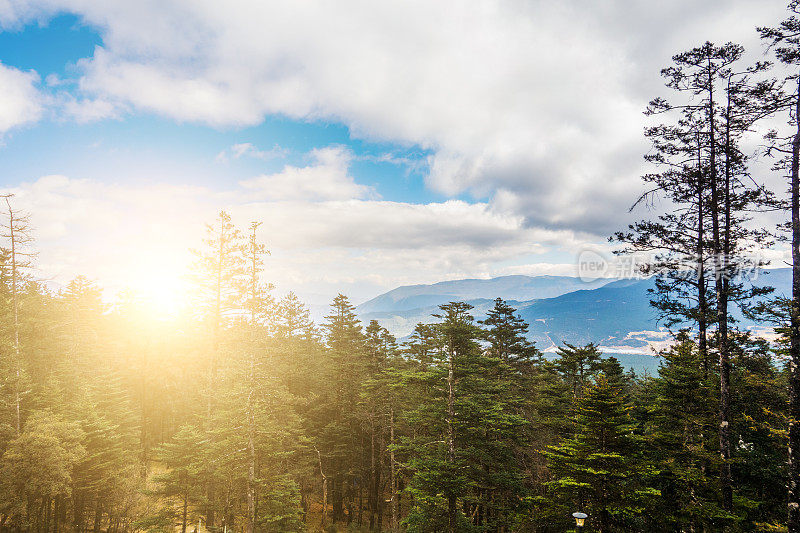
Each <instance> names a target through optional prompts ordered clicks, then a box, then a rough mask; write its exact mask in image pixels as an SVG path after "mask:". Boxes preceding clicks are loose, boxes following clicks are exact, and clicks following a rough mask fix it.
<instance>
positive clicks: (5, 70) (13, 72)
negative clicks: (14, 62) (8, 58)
mask: <svg viewBox="0 0 800 533" xmlns="http://www.w3.org/2000/svg"><path fill="white" fill-rule="evenodd" d="M38 82H39V76H38V75H37V74H36V73H35V72H33V71H28V72H25V71H22V70H18V69H15V68H13V67H9V66H6V65H3V64H2V63H0V94H2V98H0V134H2V133H4V132H6V131H8V130H10V129H11V128H13V127H16V126H20V125H23V124H28V123H30V122H35V121H37V120H39V118H40V117H41V115H42V112H43V109H44V101H43V100H44V99H43V97H42V95H41V94H40V93H39V90H38V89H37V88H36V84H37V83H38Z"/></svg>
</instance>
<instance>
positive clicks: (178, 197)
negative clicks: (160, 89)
mask: <svg viewBox="0 0 800 533" xmlns="http://www.w3.org/2000/svg"><path fill="white" fill-rule="evenodd" d="M311 157H312V162H311V163H310V164H309V166H308V167H305V168H295V167H287V169H285V170H284V171H283V172H282V173H279V174H276V175H273V176H267V177H262V178H256V180H255V181H254V182H253V183H247V182H245V183H244V184H241V185H239V186H235V187H233V188H230V189H228V190H217V189H209V188H206V187H198V186H176V185H169V184H154V185H150V186H146V185H138V184H136V183H135V182H134V183H118V184H114V183H105V182H99V181H95V180H89V179H75V178H69V177H66V176H60V175H51V176H44V177H41V178H39V179H37V180H35V181H32V182H26V183H21V184H19V185H17V186H15V187H13V188H10V189H6V191H7V192H13V193H14V194H15V199H14V202H15V203H16V206H17V207H18V208H19V209H23V210H26V211H28V212H30V213H31V215H32V222H33V226H34V228H35V234H36V238H37V242H36V247H37V248H38V249H39V250H40V255H39V260H38V265H39V269H40V273H41V275H42V276H45V277H47V278H52V279H54V280H55V282H56V283H61V284H63V283H66V282H67V281H68V280H69V279H70V278H72V277H73V276H75V275H77V274H84V275H88V276H90V277H92V278H95V279H97V280H98V281H100V283H101V284H102V285H103V286H105V287H107V288H109V289H110V290H111V291H112V292H113V291H116V290H119V289H120V288H122V287H123V286H125V285H126V284H131V283H133V284H134V285H136V284H138V283H146V282H150V281H151V280H155V279H161V281H160V283H161V285H164V284H167V285H168V284H170V283H173V282H172V281H171V280H178V279H179V278H180V275H181V273H183V272H184V271H185V270H186V269H187V268H188V266H189V265H190V263H191V257H190V254H189V252H188V250H189V248H190V247H196V246H198V245H199V244H200V241H201V238H202V233H203V229H204V224H205V223H206V222H208V221H210V220H212V219H213V217H214V216H215V214H216V213H217V212H218V210H219V209H220V208H224V209H225V210H227V211H228V212H230V213H231V215H232V216H233V218H234V221H235V222H236V223H237V224H238V225H240V227H245V226H246V225H247V224H248V223H249V222H250V221H253V220H258V221H262V222H263V225H262V226H261V229H260V231H261V235H260V237H261V238H262V239H263V241H264V242H266V243H267V245H268V247H269V248H270V249H271V251H272V256H271V257H270V259H269V261H268V263H269V264H268V276H269V277H270V279H271V280H273V281H275V282H277V283H278V285H279V286H280V287H281V288H283V289H284V290H286V289H294V290H298V291H300V292H302V293H305V294H314V293H322V294H323V295H324V297H327V296H328V295H330V294H329V293H330V292H331V291H335V290H336V288H337V287H338V288H339V289H341V288H343V287H344V288H349V289H350V290H353V291H355V294H356V295H357V296H359V295H360V296H363V297H366V296H369V295H370V294H369V293H372V294H374V293H376V292H378V291H379V290H381V289H387V288H391V287H393V286H395V285H397V284H400V283H418V282H431V281H437V280H440V279H445V278H453V277H458V276H484V275H489V274H491V273H493V272H494V273H502V272H504V271H505V270H504V268H505V267H504V266H503V264H504V262H507V261H509V260H513V259H516V258H519V257H521V256H537V255H539V256H540V255H541V254H544V253H547V252H548V251H550V250H553V249H560V250H564V249H567V250H568V249H570V248H574V247H576V246H578V245H579V243H580V242H581V239H584V238H586V236H585V235H577V234H575V233H574V232H572V231H567V230H560V231H548V230H541V229H531V228H525V227H524V226H523V219H522V218H521V217H519V216H517V215H513V214H500V213H497V212H496V211H495V210H494V209H492V208H491V207H490V206H489V205H488V204H486V203H475V204H470V203H467V202H464V201H459V200H450V201H445V202H438V203H429V204H409V203H402V202H388V201H382V200H379V199H374V198H370V197H369V195H368V194H367V193H365V192H364V191H363V190H361V189H358V187H361V186H358V185H356V184H355V183H354V182H353V180H352V178H351V177H350V176H349V175H348V174H347V164H348V161H349V159H348V157H349V156H348V154H347V152H346V150H343V149H342V148H340V147H334V148H329V149H323V150H317V151H315V152H314V153H313V154H312V156H311ZM326 175H327V177H326ZM298 183H300V184H301V186H306V185H309V184H312V183H315V184H322V185H325V184H328V185H325V186H326V187H328V188H326V189H325V192H324V194H319V195H318V196H317V197H316V198H317V199H316V200H310V199H309V196H310V195H309V194H306V193H303V194H301V195H299V196H298V195H296V194H295V188H294V187H296V186H297V184H298ZM265 187H266V188H267V189H268V192H267V193H264V192H263V188H265ZM353 187H356V188H355V189H354V188H353ZM4 192H5V191H4ZM165 279H166V280H167V281H166V282H165V281H164V280H165ZM153 282H154V283H155V281H153ZM161 285H160V286H161Z"/></svg>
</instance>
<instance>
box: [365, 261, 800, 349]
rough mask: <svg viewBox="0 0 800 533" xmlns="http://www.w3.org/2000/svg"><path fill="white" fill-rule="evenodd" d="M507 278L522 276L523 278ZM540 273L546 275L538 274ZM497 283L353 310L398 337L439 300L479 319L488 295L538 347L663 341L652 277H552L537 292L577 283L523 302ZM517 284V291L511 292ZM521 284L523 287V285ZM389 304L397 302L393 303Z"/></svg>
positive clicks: (784, 285) (458, 285)
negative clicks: (589, 280) (588, 281)
mask: <svg viewBox="0 0 800 533" xmlns="http://www.w3.org/2000/svg"><path fill="white" fill-rule="evenodd" d="M507 278H525V276H508V277H507ZM543 278H553V277H551V276H543ZM529 279H530V278H529ZM534 279H536V278H534ZM497 280H502V281H501V282H497V283H495V284H492V283H485V282H493V281H496V280H461V282H443V283H442V284H435V285H418V286H414V287H400V288H399V289H395V290H394V291H390V292H389V293H386V294H384V295H381V296H379V297H377V298H374V299H373V300H370V302H366V303H365V304H362V305H361V306H359V307H358V312H359V315H360V317H361V319H362V320H363V321H364V322H368V321H369V320H372V319H375V320H378V322H380V323H381V325H382V326H384V327H386V328H387V329H389V331H391V332H392V333H393V334H394V335H395V336H397V337H398V338H400V339H403V338H405V337H407V336H408V335H410V334H411V333H412V332H413V330H414V327H415V326H416V324H417V323H419V322H426V323H429V322H434V321H435V319H434V318H433V317H432V316H431V315H432V314H433V313H436V312H437V311H438V305H439V304H440V303H445V302H447V301H452V300H462V301H467V302H468V303H470V304H471V305H473V306H474V307H475V308H474V309H473V314H474V316H475V318H476V319H478V320H480V319H482V318H484V317H485V316H486V312H487V311H488V310H489V309H490V308H491V307H492V305H493V298H495V297H497V296H500V297H503V298H505V299H507V300H509V303H510V304H511V305H512V306H514V307H516V308H517V310H518V312H519V314H520V315H521V316H522V318H523V319H524V320H525V321H526V322H528V324H529V325H530V329H529V334H528V337H529V338H530V339H531V340H533V341H534V342H536V345H537V346H538V347H539V348H540V349H542V350H545V349H550V350H552V349H554V348H555V347H556V346H559V345H561V344H562V343H564V342H569V343H572V344H585V343H588V342H594V343H596V344H599V345H601V346H603V347H605V348H606V351H619V352H649V351H650V350H649V346H651V345H657V344H658V343H660V342H663V341H664V340H666V338H667V336H666V335H665V332H664V331H662V329H661V328H660V327H659V324H658V320H657V314H656V312H655V310H654V309H652V308H651V307H650V299H651V297H652V295H651V294H650V293H649V292H648V291H649V289H651V288H653V287H654V285H655V283H654V280H653V279H641V280H639V279H623V280H616V281H611V282H609V281H608V280H602V281H601V282H600V283H601V284H602V285H601V286H597V287H591V285H590V286H589V287H590V288H587V287H586V285H579V284H580V283H581V282H580V280H578V279H576V278H567V280H572V281H571V282H570V281H565V280H563V279H558V280H557V281H556V282H552V281H551V282H550V284H549V285H548V283H541V285H539V290H541V291H542V292H546V291H547V290H551V291H555V292H557V291H558V290H559V287H562V288H563V287H568V286H578V287H580V289H579V290H573V291H571V292H567V293H563V294H559V295H557V296H555V297H549V298H546V297H542V298H537V299H527V300H526V299H525V297H524V295H526V294H530V293H531V292H533V291H534V288H533V284H526V283H527V282H526V280H524V279H523V280H508V279H506V278H497ZM475 282H482V283H475ZM790 282H791V270H790V269H788V268H782V269H774V270H772V271H763V272H759V273H758V276H756V277H755V279H754V280H753V284H754V285H756V286H774V287H775V288H776V291H775V294H784V295H785V294H789V293H790V287H791V285H790ZM431 287H434V289H431ZM519 287H523V289H520V290H518V288H519ZM525 287H527V289H524V288H525ZM542 287H544V288H542ZM456 289H458V290H456ZM492 289H497V290H498V291H500V290H501V289H503V290H505V291H507V292H498V293H496V294H490V295H487V291H489V290H492ZM432 290H434V291H435V290H440V293H439V294H435V293H432V292H431V291H432ZM526 290H528V291H529V292H526ZM515 291H516V292H515ZM452 293H458V294H452ZM520 295H523V296H522V297H520ZM414 302H422V305H418V306H417V307H415V308H411V307H410V306H411V305H413V303H414ZM367 304H370V305H367ZM392 305H396V307H395V308H392V307H391V306H392ZM370 309H378V310H377V311H371V310H370ZM733 314H734V316H735V317H737V319H738V320H739V321H740V323H741V324H740V327H742V328H754V327H757V326H759V325H757V324H755V323H753V322H752V321H749V320H746V319H744V318H743V317H742V316H741V313H738V312H736V311H735V310H734V312H733Z"/></svg>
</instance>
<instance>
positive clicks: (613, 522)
mask: <svg viewBox="0 0 800 533" xmlns="http://www.w3.org/2000/svg"><path fill="white" fill-rule="evenodd" d="M630 410H631V406H630V405H629V404H627V402H626V401H625V398H624V394H623V391H622V388H621V387H620V386H618V385H616V384H614V383H612V382H611V381H609V380H608V379H607V377H606V376H605V375H603V374H600V375H599V376H598V377H597V379H596V381H595V382H594V383H593V384H592V385H590V386H589V387H588V388H587V389H586V391H585V394H584V396H583V397H581V398H580V399H579V400H578V404H577V416H576V431H575V436H574V437H572V438H569V439H567V440H566V441H564V442H563V443H562V444H561V445H560V446H556V447H553V448H551V449H550V451H549V452H548V456H549V458H550V468H551V470H552V472H553V474H554V477H555V479H554V480H553V481H551V482H549V483H548V485H549V487H550V488H551V489H552V491H553V493H554V495H556V496H557V497H560V498H562V501H565V502H569V503H570V504H571V506H572V508H574V509H582V510H585V512H587V514H589V516H590V517H593V518H592V520H593V522H592V523H593V524H596V526H594V527H596V528H597V530H598V531H601V532H602V533H608V532H611V531H631V530H638V529H642V526H643V522H642V515H643V513H645V512H646V511H647V510H648V509H649V508H650V507H651V506H652V500H653V499H654V498H656V497H658V496H659V491H658V490H657V489H656V488H653V487H652V486H651V484H650V483H651V481H650V480H651V479H652V477H653V475H654V474H655V469H654V468H653V466H652V465H651V464H648V462H647V461H645V460H644V457H643V454H642V443H641V440H640V439H639V438H638V437H637V436H636V434H635V433H634V427H633V419H632V418H631V415H630ZM566 509H567V508H566V507H565V511H564V512H565V513H566ZM564 516H569V515H568V514H564Z"/></svg>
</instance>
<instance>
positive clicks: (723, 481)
mask: <svg viewBox="0 0 800 533" xmlns="http://www.w3.org/2000/svg"><path fill="white" fill-rule="evenodd" d="M713 75H714V70H713V68H712V64H711V59H710V58H709V60H708V84H709V86H708V127H709V179H710V182H709V184H710V185H711V206H710V207H711V231H712V240H713V252H714V282H715V284H716V292H717V331H718V332H719V348H718V351H719V453H720V458H721V459H722V464H721V465H720V490H721V491H722V507H723V509H725V510H726V511H730V510H731V509H732V508H733V489H732V487H731V463H730V461H731V449H730V423H729V419H730V380H731V378H730V358H729V355H728V305H727V299H726V298H724V293H725V287H724V285H723V278H724V276H726V275H727V273H726V272H725V271H724V270H723V261H724V258H723V250H722V238H721V235H720V227H719V225H720V224H719V222H720V220H719V219H720V212H719V211H720V198H719V183H718V181H719V176H718V175H717V140H716V111H715V109H714V106H715V103H714V81H713Z"/></svg>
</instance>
